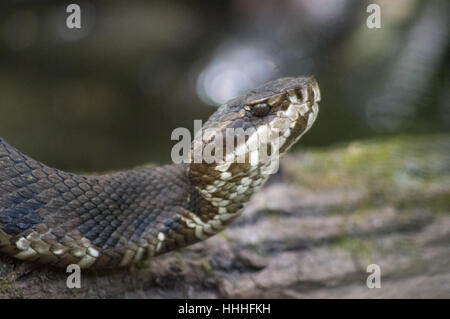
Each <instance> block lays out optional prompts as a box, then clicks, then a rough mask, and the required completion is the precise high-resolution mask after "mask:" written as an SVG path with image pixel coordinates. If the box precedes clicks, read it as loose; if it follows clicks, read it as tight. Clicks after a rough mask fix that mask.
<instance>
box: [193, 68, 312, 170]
mask: <svg viewBox="0 0 450 319" xmlns="http://www.w3.org/2000/svg"><path fill="white" fill-rule="evenodd" d="M318 101H320V90H319V86H318V84H317V81H316V80H315V78H314V77H298V78H292V77H290V78H280V79H277V80H274V81H270V82H267V83H265V84H263V85H261V86H260V87H258V88H256V89H253V90H251V91H249V92H247V93H245V94H243V95H241V96H239V97H237V98H235V99H232V100H230V101H228V102H227V103H225V104H223V105H222V106H220V108H219V109H218V110H217V111H216V112H215V113H214V114H213V115H212V116H211V117H210V119H209V120H208V121H207V122H206V123H205V125H204V126H203V128H202V130H201V132H200V133H199V134H197V136H196V138H195V140H194V143H193V152H192V153H193V154H197V155H198V154H201V158H202V163H205V162H206V163H214V162H215V163H218V164H224V163H225V164H226V163H231V162H237V163H241V164H246V163H247V164H251V166H259V167H260V166H264V165H265V164H264V161H267V159H268V158H271V159H274V158H276V159H278V158H279V155H280V154H283V153H285V152H286V151H287V150H288V149H289V148H290V147H291V146H292V145H294V144H295V143H296V142H297V141H298V139H299V138H300V137H301V136H302V135H303V134H305V133H306V132H307V131H308V130H309V129H310V128H311V126H312V124H313V123H314V121H315V120H316V117H317V114H318V112H319V107H318V104H317V102H318ZM263 151H264V152H263ZM191 158H192V157H191ZM194 163H195V161H194ZM197 163H198V161H197Z"/></svg>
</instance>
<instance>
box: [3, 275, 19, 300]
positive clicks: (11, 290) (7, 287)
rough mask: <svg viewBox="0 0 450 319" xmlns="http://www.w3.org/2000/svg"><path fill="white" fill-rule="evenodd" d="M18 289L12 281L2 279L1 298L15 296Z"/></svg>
mask: <svg viewBox="0 0 450 319" xmlns="http://www.w3.org/2000/svg"><path fill="white" fill-rule="evenodd" d="M15 291H16V287H15V286H14V283H12V282H11V281H10V280H8V279H6V278H3V277H0V297H2V298H4V297H5V295H6V294H7V295H14V294H15Z"/></svg>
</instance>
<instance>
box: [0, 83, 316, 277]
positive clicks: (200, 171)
mask: <svg viewBox="0 0 450 319" xmlns="http://www.w3.org/2000/svg"><path fill="white" fill-rule="evenodd" d="M319 100H320V91H319V87H318V85H317V82H316V80H315V79H314V78H313V77H298V78H281V79H278V80H274V81H270V82H267V83H265V84H263V85H262V86H260V87H258V88H256V89H253V90H251V91H249V92H247V93H245V94H243V95H241V96H240V97H238V98H235V99H233V100H230V101H228V102H227V103H225V104H223V105H221V106H220V107H219V108H218V109H217V111H216V112H215V113H213V114H212V115H211V117H210V118H209V120H208V121H207V122H206V123H205V124H204V126H203V127H202V130H201V132H200V133H202V134H197V135H196V136H195V138H194V141H193V142H192V145H193V146H192V147H191V154H194V149H195V147H194V145H200V146H198V147H200V149H201V150H202V149H203V148H204V147H205V145H207V143H205V142H207V141H211V140H212V139H213V138H214V137H215V135H217V134H218V133H220V132H224V130H226V129H229V128H234V129H236V128H243V129H248V128H253V129H254V130H253V131H251V132H253V133H252V135H250V136H246V137H245V139H244V140H243V141H242V140H241V141H240V142H239V141H238V140H239V139H238V140H236V139H234V140H233V143H234V146H235V148H234V149H233V148H232V151H231V152H234V153H233V154H230V153H226V152H227V151H228V149H226V150H225V151H224V152H225V153H224V157H223V158H224V159H223V160H221V161H218V162H217V161H216V162H208V161H205V160H202V161H200V162H196V161H190V162H188V163H181V164H172V165H165V166H159V167H147V166H146V167H142V168H137V169H132V170H127V171H121V172H116V173H111V174H105V175H76V174H72V173H68V172H63V171H61V170H58V169H56V168H51V167H48V166H46V165H44V164H42V163H40V162H38V161H36V160H33V159H31V158H29V157H28V156H26V155H24V154H22V153H21V152H20V151H18V150H17V149H15V148H14V147H12V146H10V145H8V144H7V143H6V142H5V141H4V140H3V139H0V251H1V252H2V253H4V254H7V255H10V256H12V257H14V258H17V259H21V260H26V261H32V262H37V263H43V264H49V265H53V266H59V267H64V266H67V265H69V264H78V265H79V266H80V267H81V268H113V267H121V266H128V265H131V264H133V263H137V262H139V261H142V260H147V259H148V258H152V257H153V256H156V255H159V254H162V253H165V252H168V251H171V250H173V249H177V248H180V247H185V246H188V245H190V244H193V243H195V242H198V241H201V240H204V239H206V238H208V237H210V236H212V235H214V234H216V233H217V232H219V231H221V230H223V229H224V228H225V227H226V226H227V225H228V224H229V223H230V222H232V221H233V220H234V219H235V218H236V217H238V216H239V214H240V213H241V211H242V208H243V206H244V204H245V203H246V202H248V200H249V198H250V196H251V195H252V194H253V193H254V192H255V191H257V190H258V189H259V188H260V187H261V186H262V185H263V184H264V182H265V180H266V179H267V177H268V174H264V172H263V169H264V168H265V167H266V166H267V163H264V162H263V161H256V162H255V161H252V159H251V157H252V154H254V151H253V153H250V146H251V145H250V144H251V143H254V140H255V137H258V136H259V135H260V134H261V132H266V133H267V132H271V133H277V134H278V135H275V134H274V136H278V137H277V143H275V144H274V145H275V147H276V148H277V149H273V147H274V146H273V145H272V146H271V147H272V149H271V150H270V152H269V153H270V154H276V155H274V156H276V157H280V156H281V155H283V154H284V153H285V152H286V151H287V150H288V149H289V148H290V147H291V146H292V145H293V144H294V143H295V142H296V141H297V140H298V139H299V138H300V137H301V136H302V135H303V134H304V133H305V132H306V131H307V130H308V129H309V128H310V127H311V125H312V124H313V122H314V120H315V119H316V116H317V113H318V105H317V102H318V101H319ZM211 132H213V133H211ZM203 133H205V134H203ZM196 142H197V144H196ZM198 142H203V143H198ZM237 150H240V152H241V154H240V155H243V159H244V160H243V161H241V162H238V161H236V160H235V158H236V157H234V155H236V154H235V153H236V152H237ZM243 150H244V151H243ZM230 155H233V156H230ZM241 158H242V157H241ZM191 159H192V155H191ZM276 159H278V158H276Z"/></svg>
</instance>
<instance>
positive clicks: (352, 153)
mask: <svg viewBox="0 0 450 319" xmlns="http://www.w3.org/2000/svg"><path fill="white" fill-rule="evenodd" d="M448 149H450V135H436V136H423V137H417V136H397V137H391V138H386V139H376V140H369V141H364V142H355V143H350V144H347V145H341V146H338V147H334V148H331V149H330V148H326V149H316V150H312V151H309V152H307V153H305V154H301V155H299V159H298V161H290V162H288V165H287V173H288V174H287V175H288V176H290V177H291V178H292V179H293V180H294V182H295V183H297V184H299V185H301V186H302V187H306V188H309V189H311V190H326V189H333V188H339V189H344V188H349V189H364V190H366V191H367V192H368V194H369V198H370V199H371V200H373V201H374V200H380V199H386V200H388V201H390V202H394V203H401V205H404V206H408V203H407V202H408V201H410V200H411V205H413V204H414V203H417V202H422V203H425V202H429V204H431V205H432V207H433V208H434V209H437V210H439V211H446V212H448V211H449V210H450V209H449V208H450V195H449V194H450V155H449V152H448ZM436 196H437V198H439V200H438V201H437V202H433V201H429V200H428V199H429V198H436ZM365 205H367V206H372V207H373V205H374V202H371V203H366V204H365Z"/></svg>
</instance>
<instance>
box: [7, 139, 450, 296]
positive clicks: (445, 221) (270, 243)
mask: <svg viewBox="0 0 450 319" xmlns="http://www.w3.org/2000/svg"><path fill="white" fill-rule="evenodd" d="M282 176H283V178H282V181H273V182H271V183H269V184H268V185H267V186H266V187H265V188H264V189H262V190H261V191H260V192H259V193H258V194H256V195H255V196H254V197H253V199H252V201H251V202H250V203H249V204H248V206H247V207H246V209H245V211H244V213H243V215H242V216H241V217H240V218H239V219H238V220H237V221H236V222H235V223H234V224H233V225H232V226H231V227H229V228H228V229H227V230H225V231H224V232H222V233H220V234H219V235H217V236H215V237H213V238H210V239H208V240H207V241H205V242H203V243H199V244H196V245H194V246H191V247H189V248H186V249H183V250H181V251H178V252H173V253H169V254H166V255H163V256H160V257H158V258H155V259H154V260H153V261H151V262H149V263H148V264H145V265H139V267H133V268H130V269H121V270H113V271H95V272H94V271H84V272H82V275H81V288H80V289H76V288H74V289H69V288H67V287H66V280H67V276H68V274H67V273H66V272H65V271H64V269H52V268H49V267H43V266H38V265H31V264H27V263H22V262H19V261H16V260H13V259H11V258H9V257H6V256H0V297H3V298H186V297H189V298H216V297H222V298H235V297H237V298H248V297H250V298H252V297H264V298H430V297H436V298H445V297H446V298H450V136H449V135H439V136H427V137H394V138H389V139H383V140H373V141H363V142H354V143H350V144H347V145H342V146H338V147H333V148H327V149H316V150H307V151H304V152H298V153H294V154H291V155H289V156H287V157H286V158H285V160H284V161H283V163H282ZM370 264H377V265H379V267H380V269H381V288H373V289H369V288H368V287H367V285H366V280H367V277H368V276H369V275H370V274H369V273H368V272H366V268H367V266H368V265H370Z"/></svg>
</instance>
